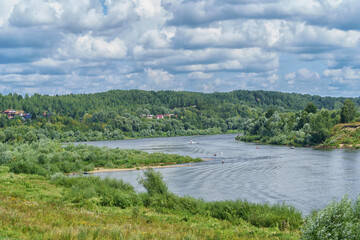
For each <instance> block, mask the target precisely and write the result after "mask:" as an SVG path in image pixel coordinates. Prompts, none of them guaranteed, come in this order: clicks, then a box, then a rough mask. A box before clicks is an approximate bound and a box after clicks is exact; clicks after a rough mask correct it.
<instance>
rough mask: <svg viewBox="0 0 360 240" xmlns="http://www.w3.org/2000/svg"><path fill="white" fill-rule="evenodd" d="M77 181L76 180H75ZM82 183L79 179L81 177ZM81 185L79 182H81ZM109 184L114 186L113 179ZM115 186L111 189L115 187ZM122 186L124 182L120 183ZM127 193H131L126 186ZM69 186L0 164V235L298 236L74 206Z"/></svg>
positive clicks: (133, 209) (142, 209)
mask: <svg viewBox="0 0 360 240" xmlns="http://www.w3.org/2000/svg"><path fill="white" fill-rule="evenodd" d="M75 181H76V180H75ZM80 181H82V180H80ZM82 184H84V183H82ZM110 185H114V186H116V184H114V183H110ZM118 187H119V186H117V187H116V188H118ZM123 187H125V189H126V188H127V185H123ZM126 191H128V192H132V190H131V189H127V190H126ZM69 195H72V187H69V186H65V185H60V184H55V182H54V181H52V180H49V179H47V178H45V177H42V176H37V175H24V174H13V173H10V172H9V171H8V168H6V167H0V212H1V214H0V236H1V237H0V239H1V238H4V239H298V238H299V237H300V234H299V230H290V229H283V230H280V229H279V227H266V228H264V227H256V226H254V225H252V224H251V223H249V222H247V221H245V220H243V219H241V218H240V219H238V220H237V222H236V223H234V222H232V221H230V220H223V219H218V218H216V217H212V216H210V215H203V214H189V213H187V212H186V211H185V212H184V211H177V210H174V211H167V212H166V211H159V208H157V207H156V206H153V207H152V206H150V205H149V206H144V205H141V204H139V205H138V206H129V207H126V208H125V209H122V208H119V207H114V206H102V205H101V204H88V205H86V204H85V205H79V204H77V203H74V202H73V201H72V200H71V199H69V198H67V197H68V196H69Z"/></svg>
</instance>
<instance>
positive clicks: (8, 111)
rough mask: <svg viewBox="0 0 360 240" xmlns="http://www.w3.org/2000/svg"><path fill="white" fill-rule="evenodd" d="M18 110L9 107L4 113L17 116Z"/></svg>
mask: <svg viewBox="0 0 360 240" xmlns="http://www.w3.org/2000/svg"><path fill="white" fill-rule="evenodd" d="M15 113H16V111H15V110H14V109H8V110H6V111H4V114H5V115H7V116H8V118H9V119H10V118H13V117H14V116H15Z"/></svg>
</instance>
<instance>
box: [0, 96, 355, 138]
mask: <svg viewBox="0 0 360 240" xmlns="http://www.w3.org/2000/svg"><path fill="white" fill-rule="evenodd" d="M344 101H345V98H330V97H320V96H310V95H301V94H293V93H292V94H289V93H280V92H269V91H246V90H238V91H233V92H229V93H211V94H205V93H193V92H174V91H158V92H154V91H140V90H126V91H122V90H112V91H109V92H105V93H96V94H70V95H63V96H47V95H39V94H34V95H33V96H26V97H25V98H24V97H22V96H21V95H18V94H8V95H6V96H4V95H1V94H0V110H5V109H7V108H15V109H23V110H24V111H25V112H29V113H31V114H32V119H27V120H25V119H22V118H20V117H16V118H17V119H16V118H15V119H8V118H7V116H5V115H0V128H3V130H2V131H1V130H0V142H16V141H26V142H33V141H36V140H38V139H45V138H48V139H54V140H60V141H63V142H73V141H97V140H105V139H107V140H112V139H124V138H126V137H128V138H129V137H131V138H134V137H136V138H137V137H155V136H158V137H160V136H179V135H198V134H218V133H226V132H228V131H233V130H237V131H242V130H243V129H244V128H245V127H246V125H245V124H244V123H245V122H246V121H247V120H248V119H258V118H259V117H260V116H261V115H262V112H263V111H268V112H267V113H266V114H265V116H266V118H270V117H271V116H272V115H273V114H274V112H275V111H277V112H278V113H282V112H293V111H298V110H301V109H304V108H305V109H304V110H305V111H307V112H308V113H314V114H315V113H316V107H315V105H316V106H318V107H319V108H325V109H329V110H332V109H339V108H340V107H341V105H342V103H343V102H344ZM352 101H354V102H356V104H358V103H359V101H360V100H359V99H352ZM309 102H312V103H314V104H312V103H309ZM169 113H171V114H173V115H172V117H165V118H164V119H155V118H152V119H149V118H147V117H145V116H147V115H149V114H152V115H157V114H169ZM301 127H302V123H301V122H300V125H299V126H298V128H301Z"/></svg>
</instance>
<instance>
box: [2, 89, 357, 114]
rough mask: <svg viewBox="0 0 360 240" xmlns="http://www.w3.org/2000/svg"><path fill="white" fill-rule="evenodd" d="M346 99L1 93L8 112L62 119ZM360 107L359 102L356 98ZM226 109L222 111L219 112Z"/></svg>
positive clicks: (330, 104)
mask: <svg viewBox="0 0 360 240" xmlns="http://www.w3.org/2000/svg"><path fill="white" fill-rule="evenodd" d="M345 99H346V98H334V97H320V96H311V95H307V94H306V95H303V94H297V93H281V92H272V91H248V90H236V91H232V92H228V93H220V92H215V93H197V92H176V91H158V92H155V91H142V90H111V91H108V92H103V93H93V94H69V95H60V96H58V95H56V96H48V95H40V94H34V95H33V96H29V95H25V97H23V96H21V95H18V94H16V93H14V94H8V95H1V94H0V111H5V110H6V109H15V110H20V109H22V110H24V111H25V112H29V113H31V114H32V115H33V116H36V115H39V114H42V113H43V112H44V111H51V112H54V113H57V114H60V115H62V116H71V117H73V118H75V117H77V116H80V117H81V116H83V115H84V114H85V113H87V112H90V113H91V112H99V111H116V112H122V111H126V112H135V111H136V110H137V109H138V108H139V107H143V108H144V107H145V108H147V109H148V110H149V111H150V113H152V114H156V113H157V112H159V108H160V109H161V107H162V108H166V109H175V108H183V107H191V106H196V107H197V109H199V110H200V111H207V112H210V113H211V114H215V115H220V116H222V112H224V111H231V112H233V111H234V109H236V108H238V107H239V106H242V105H246V106H249V107H251V108H255V107H257V108H261V109H268V108H275V109H277V110H279V111H289V110H293V111H298V110H301V109H303V108H304V107H305V106H306V104H307V103H308V102H313V103H314V104H315V106H317V107H318V108H320V109H321V108H325V109H329V110H332V109H339V108H340V107H341V105H342V103H343V102H344V100H345ZM352 100H353V101H354V102H356V103H357V104H359V103H360V100H359V99H352ZM219 110H222V111H219Z"/></svg>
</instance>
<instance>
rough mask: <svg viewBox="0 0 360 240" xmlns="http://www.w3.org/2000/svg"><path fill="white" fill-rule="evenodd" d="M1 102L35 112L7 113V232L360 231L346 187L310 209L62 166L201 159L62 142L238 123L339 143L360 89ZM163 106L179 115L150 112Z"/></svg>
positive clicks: (289, 139) (317, 234)
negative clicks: (208, 195)
mask: <svg viewBox="0 0 360 240" xmlns="http://www.w3.org/2000/svg"><path fill="white" fill-rule="evenodd" d="M0 100H1V101H0V107H1V108H2V109H6V108H15V109H23V110H25V111H26V112H30V113H32V115H33V118H32V119H29V120H24V119H21V118H20V117H15V118H14V119H8V117H7V116H5V115H2V116H1V117H0V128H1V130H0V211H1V213H2V214H1V215H0V236H3V237H5V238H20V239H44V238H45V239H46V238H48V239H151V238H153V239H299V238H302V239H344V238H346V239H358V238H359V231H358V229H360V220H359V216H360V207H359V206H360V200H359V199H358V200H356V201H354V202H352V201H351V200H349V199H348V198H347V197H344V199H343V200H341V201H340V202H333V203H331V204H330V205H329V206H328V207H326V208H325V209H323V210H320V211H317V212H313V213H312V214H311V215H310V216H308V217H306V219H303V218H302V215H301V213H300V212H299V211H298V210H296V209H294V208H293V207H291V206H288V205H285V204H278V205H268V204H254V203H249V202H247V201H240V200H238V201H223V202H205V201H203V200H201V199H194V198H191V197H178V196H176V195H174V194H172V193H171V192H169V191H168V189H167V186H166V184H165V183H164V182H163V180H162V177H161V175H160V174H159V173H156V172H154V171H153V170H148V171H146V172H145V177H144V178H143V179H141V180H140V182H141V183H142V184H143V186H144V187H145V189H146V192H145V193H136V192H135V191H134V188H133V187H132V186H130V185H129V184H127V183H124V182H123V181H118V180H110V179H100V178H95V177H68V176H66V175H64V174H65V173H72V172H82V171H90V170H93V169H94V168H97V167H104V168H130V167H142V166H150V165H163V164H167V163H172V164H174V163H186V162H192V161H200V159H191V158H186V157H181V156H176V155H165V154H160V153H155V154H147V153H143V152H141V151H137V150H120V149H107V148H98V147H93V146H86V145H79V146H74V145H72V144H67V145H66V146H62V145H61V144H60V142H65V141H66V142H68V141H70V142H71V141H88V140H104V139H123V138H127V137H154V136H176V135H192V134H217V133H225V132H231V131H241V130H245V135H244V136H243V138H242V140H251V141H254V140H255V141H261V142H268V143H275V144H291V145H315V144H318V143H321V142H325V143H329V144H332V143H333V142H331V140H329V141H327V139H329V136H330V134H331V133H330V129H331V128H332V127H334V126H335V127H336V124H338V123H341V122H343V123H347V122H351V121H353V119H357V118H358V116H357V115H356V113H355V111H354V108H355V104H354V102H355V103H356V104H358V101H359V99H351V101H350V100H349V99H344V98H329V97H326V98H321V97H319V96H310V95H300V94H284V93H278V92H266V91H234V92H231V93H213V94H201V93H188V92H172V91H161V92H144V91H137V90H131V91H109V92H107V93H99V94H80V95H74V94H70V95H64V96H41V95H39V94H35V95H33V96H31V97H30V96H28V95H26V96H25V97H22V96H21V95H17V94H9V95H7V96H3V95H0ZM309 102H313V103H314V104H309ZM351 102H352V103H351ZM315 105H316V106H317V107H315ZM318 108H321V110H319V109H318ZM301 109H303V110H301ZM42 113H45V114H42ZM165 113H172V114H174V115H175V116H176V115H177V117H175V118H173V119H170V118H165V119H148V118H144V117H141V115H147V114H165Z"/></svg>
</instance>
